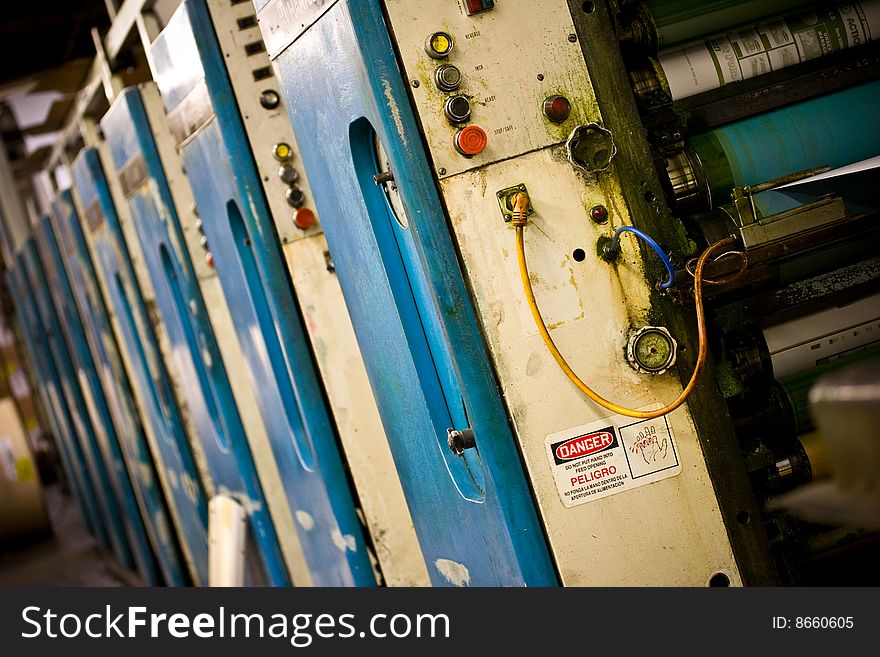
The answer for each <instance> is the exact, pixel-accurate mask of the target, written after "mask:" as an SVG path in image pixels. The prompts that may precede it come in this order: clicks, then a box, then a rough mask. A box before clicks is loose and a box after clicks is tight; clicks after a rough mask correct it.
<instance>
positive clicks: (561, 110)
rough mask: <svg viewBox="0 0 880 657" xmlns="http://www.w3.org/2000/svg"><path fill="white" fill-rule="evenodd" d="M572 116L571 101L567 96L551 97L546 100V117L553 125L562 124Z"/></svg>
mask: <svg viewBox="0 0 880 657" xmlns="http://www.w3.org/2000/svg"><path fill="white" fill-rule="evenodd" d="M569 114H571V101H570V100H568V98H566V97H565V96H549V97H548V98H546V99H545V100H544V116H546V117H547V118H548V119H549V120H550V121H552V122H553V123H562V122H563V121H565V119H567V118H568V115H569Z"/></svg>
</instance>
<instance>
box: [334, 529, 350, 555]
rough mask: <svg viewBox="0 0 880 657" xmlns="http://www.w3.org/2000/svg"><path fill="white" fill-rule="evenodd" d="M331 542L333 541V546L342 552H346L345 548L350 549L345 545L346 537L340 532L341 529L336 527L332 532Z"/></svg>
mask: <svg viewBox="0 0 880 657" xmlns="http://www.w3.org/2000/svg"><path fill="white" fill-rule="evenodd" d="M330 540H331V541H333V545H335V546H336V547H338V548H339V551H340V552H345V548H346V547H348V545H346V543H345V537H343V536H342V532H341V531H339V527H334V528H333V531H332V532H330Z"/></svg>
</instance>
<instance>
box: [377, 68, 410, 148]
mask: <svg viewBox="0 0 880 657" xmlns="http://www.w3.org/2000/svg"><path fill="white" fill-rule="evenodd" d="M382 90H383V91H384V93H385V100H387V101H388V109H389V110H390V112H391V116H392V117H393V118H394V127H395V128H397V133H398V135H399V136H400V141H401V143H402V144H403V146H404V148H408V147H409V140H408V139H407V136H406V130H404V128H403V120H402V119H401V118H400V108H399V107H398V106H397V99H396V98H395V97H394V92H393V91H392V90H391V81H390V80H388V79H387V78H385V79H383V80H382Z"/></svg>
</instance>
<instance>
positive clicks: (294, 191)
mask: <svg viewBox="0 0 880 657" xmlns="http://www.w3.org/2000/svg"><path fill="white" fill-rule="evenodd" d="M284 198H286V199H287V203H288V204H289V205H290V206H291V207H294V208H298V207H300V206H301V205H302V204H303V203H305V202H306V193H305V192H304V191H303V190H301V189H300V188H299V187H291V188H290V189H288V190H287V191H286V192H285V193H284Z"/></svg>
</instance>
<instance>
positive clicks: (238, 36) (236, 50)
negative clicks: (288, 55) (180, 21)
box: [208, 0, 320, 244]
mask: <svg viewBox="0 0 880 657" xmlns="http://www.w3.org/2000/svg"><path fill="white" fill-rule="evenodd" d="M208 9H209V11H210V12H211V19H212V20H213V22H214V27H215V29H216V31H217V38H218V40H219V42H220V48H221V49H222V50H223V54H224V55H225V59H226V64H227V70H228V72H229V77H230V81H231V82H232V88H233V90H234V92H235V99H236V102H237V103H238V107H239V110H240V111H241V115H242V118H243V119H244V127H245V131H246V132H247V135H248V140H249V141H250V143H251V146H252V148H253V153H254V159H255V161H256V164H257V169H258V171H259V173H260V179H261V181H262V183H263V188H264V189H265V192H266V199H267V201H268V203H269V208H270V209H271V211H272V217H273V219H274V221H275V228H276V230H277V231H278V236H279V237H280V238H281V241H282V242H283V243H284V244H287V243H289V242H293V241H295V240H298V239H301V238H302V237H305V236H307V235H314V234H316V233H319V232H320V225H319V223H318V217H317V215H316V213H315V210H314V206H313V205H312V201H311V191H310V190H309V186H308V181H306V179H305V176H303V175H302V172H301V171H300V165H299V162H298V161H297V151H298V149H297V146H296V140H295V138H294V136H293V131H292V130H291V128H290V121H289V119H288V118H287V112H286V111H285V109H284V105H283V102H282V100H281V92H280V91H279V90H278V83H277V81H276V79H275V74H274V71H273V69H272V65H271V63H270V61H269V57H268V54H267V53H266V45H265V43H264V42H263V37H262V35H261V34H260V28H259V26H258V24H257V16H256V14H255V12H254V5H253V4H252V3H250V2H237V3H232V4H230V3H229V2H228V0H227V1H218V0H209V2H208Z"/></svg>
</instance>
